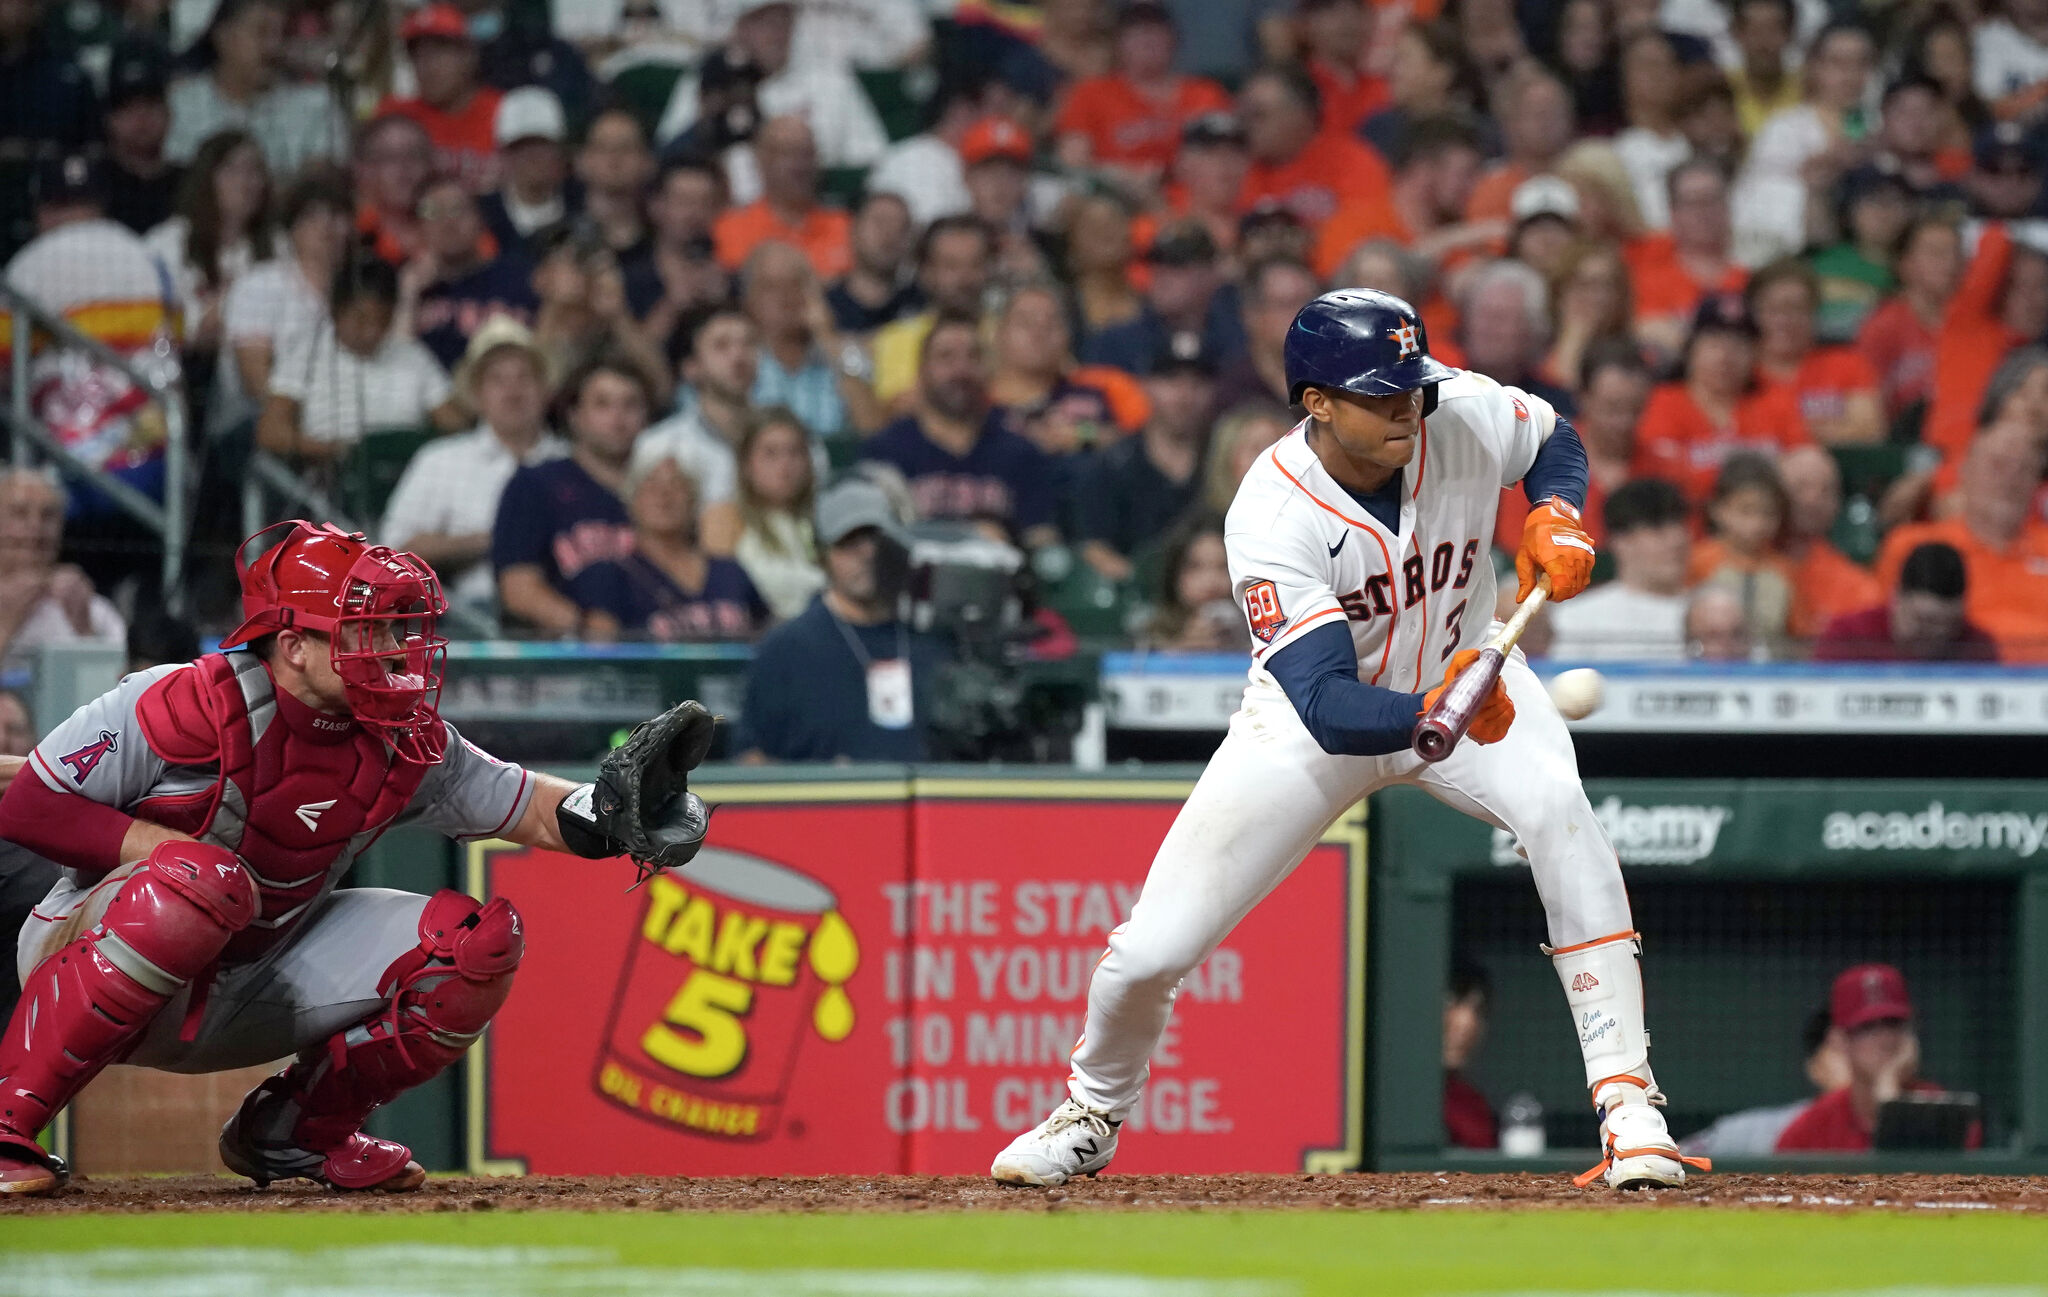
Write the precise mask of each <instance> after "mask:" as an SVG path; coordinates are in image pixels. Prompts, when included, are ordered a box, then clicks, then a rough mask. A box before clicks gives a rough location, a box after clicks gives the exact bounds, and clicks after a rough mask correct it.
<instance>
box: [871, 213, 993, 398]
mask: <svg viewBox="0 0 2048 1297" xmlns="http://www.w3.org/2000/svg"><path fill="white" fill-rule="evenodd" d="M995 250H996V249H995V236H994V234H992V233H991V232H990V230H989V228H988V227H987V226H986V225H983V224H982V223H981V222H980V221H977V220H975V219H974V218H973V217H972V216H946V217H941V218H940V219H938V220H936V221H933V222H932V223H931V224H930V225H929V226H927V227H925V232H924V235H923V237H922V238H920V239H919V241H918V245H917V287H918V291H919V292H920V293H921V294H923V296H924V301H925V309H924V310H922V311H920V312H918V313H917V314H916V315H906V316H904V317H903V318H902V319H900V320H898V321H896V322H895V323H894V324H888V325H884V326H883V327H882V328H881V329H880V330H878V331H877V332H876V334H875V339H874V343H873V346H872V350H873V353H874V363H875V376H874V388H875V399H876V400H878V401H880V402H882V404H883V405H885V406H895V405H896V404H897V403H898V402H901V401H903V400H904V399H905V398H906V397H907V396H908V394H909V393H910V392H911V391H912V389H914V388H915V387H916V386H917V374H918V369H919V366H920V363H921V360H920V358H921V356H922V354H923V351H924V340H925V335H926V334H928V333H930V332H931V328H932V322H933V321H934V320H936V319H937V318H938V317H939V315H940V314H941V313H944V314H949V315H961V316H966V317H967V318H970V319H978V318H980V316H981V313H982V299H983V297H985V296H986V295H987V293H988V284H989V277H990V273H991V272H992V271H993V269H994V262H995Z"/></svg>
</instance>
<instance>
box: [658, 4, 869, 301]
mask: <svg viewBox="0 0 2048 1297" xmlns="http://www.w3.org/2000/svg"><path fill="white" fill-rule="evenodd" d="M738 9H739V16H738V18H737V20H736V21H735V22H734V23H733V27H732V35H731V37H730V39H729V40H728V41H727V42H726V49H727V50H728V51H730V52H731V53H733V54H736V55H738V56H740V57H741V58H742V59H743V61H745V62H747V63H749V64H751V65H752V66H754V67H756V68H758V69H760V72H761V83H760V88H759V89H758V90H757V91H756V93H755V102H756V103H757V104H758V105H759V109H760V114H761V117H762V118H763V119H766V120H772V119H774V118H777V117H796V118H801V119H802V120H803V122H804V124H805V125H806V126H808V127H809V128H810V135H811V139H812V148H813V149H814V150H815V152H816V155H817V158H818V163H819V165H822V166H826V167H865V166H870V165H872V164H873V163H874V162H875V160H876V159H877V158H879V157H881V156H882V150H883V149H884V148H886V147H887V146H888V143H889V137H888V133H887V132H885V131H884V130H883V129H882V122H881V119H880V118H878V117H877V116H875V109H874V105H873V104H872V103H870V102H869V100H868V97H867V92H865V91H863V90H862V89H861V88H860V83H859V82H858V81H856V80H855V79H854V75H853V70H852V69H851V67H849V66H848V65H847V64H846V63H845V62H843V61H839V60H835V59H826V60H824V61H820V62H810V63H798V62H797V61H795V60H793V59H792V58H791V57H790V39H791V36H792V34H793V31H794V26H795V22H796V6H795V5H794V4H792V3H791V2H790V0H739V4H738ZM697 103H698V82H697V78H696V77H695V76H693V75H685V76H684V77H683V78H682V79H681V80H679V81H677V82H676V88H675V91H674V93H673V94H671V95H670V97H669V101H668V107H667V108H666V109H664V110H663V112H662V115H661V125H660V126H659V127H657V128H656V130H655V138H656V139H657V140H660V141H662V142H667V141H668V140H670V139H672V138H674V137H675V136H676V135H678V134H680V133H681V132H682V131H683V130H684V129H685V128H687V127H688V126H689V125H690V124H691V123H693V122H695V121H696V120H697V118H698V108H697ZM756 145H757V146H758V137H757V140H756ZM723 161H724V163H725V167H726V173H727V175H728V176H730V177H731V179H732V189H733V197H734V200H735V201H737V202H740V203H751V202H753V201H754V200H755V199H756V198H758V197H760V196H761V195H762V193H763V192H765V190H766V187H767V184H768V181H767V177H766V175H765V174H764V172H765V169H766V167H765V160H761V162H760V163H759V164H757V159H756V154H755V151H754V150H753V149H750V148H748V147H747V146H746V145H743V144H742V145H735V146H734V147H733V148H731V149H729V150H727V152H726V154H725V157H724V159H723ZM835 273H836V272H835Z"/></svg>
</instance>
